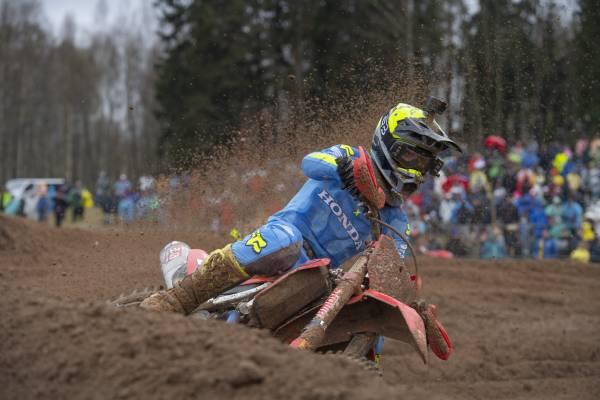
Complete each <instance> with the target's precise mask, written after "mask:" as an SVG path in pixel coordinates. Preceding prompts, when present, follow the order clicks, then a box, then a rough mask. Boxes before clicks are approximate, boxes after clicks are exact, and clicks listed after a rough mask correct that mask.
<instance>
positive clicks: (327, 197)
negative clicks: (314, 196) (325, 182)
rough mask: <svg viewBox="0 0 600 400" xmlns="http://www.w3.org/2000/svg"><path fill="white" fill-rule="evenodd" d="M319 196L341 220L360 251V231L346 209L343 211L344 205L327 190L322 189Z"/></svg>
mask: <svg viewBox="0 0 600 400" xmlns="http://www.w3.org/2000/svg"><path fill="white" fill-rule="evenodd" d="M319 198H320V199H321V200H322V201H323V203H325V204H326V205H327V206H328V207H329V209H330V210H331V212H332V213H333V215H335V216H336V217H337V219H338V221H340V223H341V224H342V227H343V228H344V229H345V230H346V233H347V234H348V236H350V239H352V242H353V243H354V247H355V248H356V250H357V251H360V249H361V246H362V244H363V242H362V241H361V240H360V235H359V234H358V231H357V230H356V228H355V227H354V225H352V222H350V218H348V216H347V215H346V214H345V213H344V211H342V207H340V205H339V204H338V203H337V202H336V201H335V199H334V198H333V196H331V194H329V192H328V191H327V190H322V191H321V193H319Z"/></svg>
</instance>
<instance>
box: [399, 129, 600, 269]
mask: <svg viewBox="0 0 600 400" xmlns="http://www.w3.org/2000/svg"><path fill="white" fill-rule="evenodd" d="M482 148H483V151H481V152H476V153H471V154H467V155H465V156H464V157H451V158H448V159H447V160H446V164H445V168H444V173H442V174H441V175H440V176H439V177H437V178H436V179H434V180H433V181H428V182H426V183H425V184H424V185H423V187H422V188H421V189H420V190H419V191H418V192H417V193H416V194H414V195H413V196H412V197H411V198H410V199H409V201H408V202H407V203H406V204H405V208H406V211H407V213H408V214H409V220H410V221H411V236H412V239H413V242H414V243H416V244H417V248H418V249H419V251H420V252H421V253H429V254H432V255H441V256H451V255H458V256H479V257H481V258H484V259H503V258H508V257H511V258H535V259H550V258H567V257H570V258H571V259H574V260H577V261H581V262H600V241H599V239H598V235H597V232H598V231H599V228H600V139H594V140H589V139H581V140H579V141H577V143H576V145H575V146H574V147H569V146H566V145H563V144H559V143H548V144H545V145H540V144H538V143H535V142H532V143H528V144H522V143H519V142H517V143H514V144H512V145H508V144H507V143H506V141H505V140H504V139H503V138H501V137H498V136H489V137H488V138H486V139H485V143H483V146H482ZM442 249H443V251H442Z"/></svg>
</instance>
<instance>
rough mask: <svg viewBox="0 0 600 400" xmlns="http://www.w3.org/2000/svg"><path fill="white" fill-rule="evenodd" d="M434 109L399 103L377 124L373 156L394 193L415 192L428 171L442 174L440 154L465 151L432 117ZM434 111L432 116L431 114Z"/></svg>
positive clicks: (386, 183) (387, 187) (436, 174)
mask: <svg viewBox="0 0 600 400" xmlns="http://www.w3.org/2000/svg"><path fill="white" fill-rule="evenodd" d="M434 113H435V112H434V111H433V110H432V111H430V112H429V113H427V112H425V111H423V110H421V109H420V108H416V107H413V106H411V105H408V104H404V103H400V104H398V105H396V106H395V107H394V108H392V109H391V110H389V111H388V112H387V113H386V114H385V115H384V116H383V117H381V119H380V120H379V123H378V124H377V128H375V133H374V134H373V142H372V143H371V158H372V159H373V161H374V163H375V165H376V166H377V170H378V171H379V173H380V174H381V175H382V177H383V178H384V182H383V185H384V187H386V189H388V192H390V193H391V194H392V195H395V197H397V201H398V200H399V199H400V195H407V196H408V195H410V194H412V193H413V192H414V191H415V190H417V188H418V187H419V185H420V184H421V183H422V182H423V181H424V178H425V175H426V174H428V173H429V174H432V175H435V176H438V175H439V172H440V170H441V168H442V166H443V165H444V163H443V161H442V160H441V158H439V157H438V154H439V153H441V152H443V151H444V150H448V149H453V150H456V151H459V152H462V150H461V148H460V146H458V144H456V143H455V142H454V141H452V140H451V139H450V138H449V137H448V135H447V134H446V133H445V132H444V131H443V130H442V128H441V127H440V126H439V125H438V124H437V122H436V121H435V120H433V118H432V117H433V115H432V114H434ZM430 114H431V116H430Z"/></svg>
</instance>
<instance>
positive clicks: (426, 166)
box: [389, 141, 444, 177]
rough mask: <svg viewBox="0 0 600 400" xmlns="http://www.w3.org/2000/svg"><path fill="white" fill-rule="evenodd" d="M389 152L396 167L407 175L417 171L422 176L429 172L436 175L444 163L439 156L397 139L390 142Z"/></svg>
mask: <svg viewBox="0 0 600 400" xmlns="http://www.w3.org/2000/svg"><path fill="white" fill-rule="evenodd" d="M389 152H390V156H391V157H392V159H393V160H394V162H395V163H396V164H397V165H398V168H396V169H397V170H398V171H399V172H401V173H405V174H409V175H414V174H415V172H418V173H419V175H420V177H423V175H425V174H426V173H428V172H429V173H431V174H432V175H435V176H437V175H438V174H439V172H440V170H441V169H442V166H443V165H444V162H443V161H442V160H441V159H440V158H438V157H434V156H432V155H431V153H429V152H427V151H425V150H421V149H419V148H418V147H414V146H411V145H408V144H406V143H402V142H399V141H394V143H392V145H391V146H390V147H389Z"/></svg>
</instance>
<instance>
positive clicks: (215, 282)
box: [140, 245, 249, 314]
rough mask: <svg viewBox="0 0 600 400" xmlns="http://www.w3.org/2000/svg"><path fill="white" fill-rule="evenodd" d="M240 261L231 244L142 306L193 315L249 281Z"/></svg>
mask: <svg viewBox="0 0 600 400" xmlns="http://www.w3.org/2000/svg"><path fill="white" fill-rule="evenodd" d="M248 278H249V275H248V273H247V272H246V270H245V269H244V267H242V266H241V265H240V263H239V262H238V261H237V260H236V258H235V256H234V255H233V253H232V251H231V245H227V246H226V247H224V248H223V249H218V250H215V251H213V252H212V253H210V254H209V256H208V257H207V258H206V260H205V261H204V263H203V264H202V266H201V267H200V268H198V269H197V270H196V271H194V272H193V273H192V274H191V275H188V276H186V277H185V278H183V279H182V280H181V281H179V282H178V283H176V284H175V285H174V286H173V287H172V288H171V289H168V290H163V291H160V292H158V293H155V294H153V295H152V296H150V297H148V298H147V299H145V300H144V301H143V302H142V303H141V304H140V307H141V308H144V309H146V310H151V311H170V312H176V313H180V314H189V313H191V312H192V311H194V310H195V309H196V308H197V307H198V306H199V305H200V304H202V303H204V302H205V301H206V300H208V299H210V298H212V297H214V296H216V295H218V294H220V293H222V292H224V291H225V290H227V289H230V288H232V287H234V286H235V285H237V284H239V283H241V282H243V281H244V280H246V279H248Z"/></svg>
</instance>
